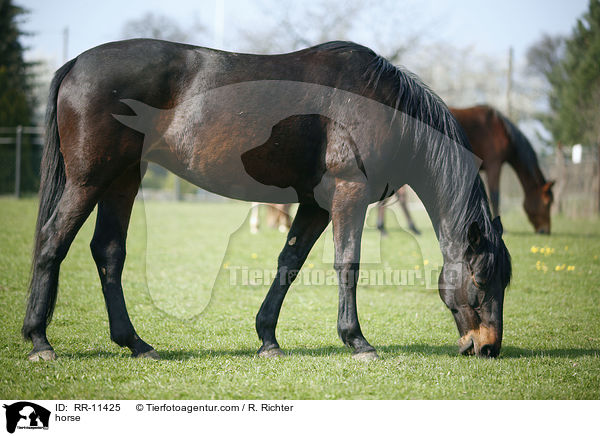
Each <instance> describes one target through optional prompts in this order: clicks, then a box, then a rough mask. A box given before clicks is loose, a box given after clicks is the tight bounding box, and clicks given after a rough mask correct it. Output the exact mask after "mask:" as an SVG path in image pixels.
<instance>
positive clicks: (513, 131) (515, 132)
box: [490, 108, 546, 184]
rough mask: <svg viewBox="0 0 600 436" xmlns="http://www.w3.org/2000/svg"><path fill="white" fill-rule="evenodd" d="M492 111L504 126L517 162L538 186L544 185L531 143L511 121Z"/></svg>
mask: <svg viewBox="0 0 600 436" xmlns="http://www.w3.org/2000/svg"><path fill="white" fill-rule="evenodd" d="M490 109H492V110H493V111H494V113H495V114H496V116H497V117H498V118H499V119H500V120H501V121H502V123H503V124H504V128H505V130H506V134H507V135H508V137H509V139H510V141H511V143H512V144H513V146H514V148H515V151H516V153H517V155H518V156H519V161H521V162H523V163H524V164H525V165H526V166H527V171H528V172H529V173H530V174H531V175H532V176H533V177H535V178H536V179H537V182H538V183H540V184H544V183H546V179H545V178H544V175H543V174H542V172H541V171H540V167H539V164H538V160H537V156H536V154H535V151H534V150H533V147H532V145H531V142H529V139H527V137H526V136H525V134H524V133H523V132H522V131H521V129H519V128H518V127H517V126H516V125H515V124H514V123H513V122H512V121H510V120H509V119H508V118H507V117H506V116H504V114H502V113H501V112H500V111H499V110H497V109H495V108H490Z"/></svg>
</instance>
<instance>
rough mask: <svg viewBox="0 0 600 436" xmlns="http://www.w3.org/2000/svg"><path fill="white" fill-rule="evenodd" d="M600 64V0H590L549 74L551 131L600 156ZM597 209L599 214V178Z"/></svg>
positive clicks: (559, 138)
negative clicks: (550, 85)
mask: <svg viewBox="0 0 600 436" xmlns="http://www.w3.org/2000/svg"><path fill="white" fill-rule="evenodd" d="M599 65H600V0H590V4H589V9H588V11H587V12H586V13H585V14H584V15H583V17H582V18H580V19H579V20H577V24H576V26H575V28H574V29H573V33H572V35H571V36H570V37H569V38H568V39H567V40H566V45H565V52H564V56H563V59H562V61H561V62H559V63H558V64H556V65H555V66H554V68H552V70H551V71H550V72H549V73H548V78H549V81H550V83H551V84H552V92H551V94H550V105H551V109H552V115H553V117H552V118H553V119H552V124H551V126H550V130H551V132H552V134H553V136H554V139H555V140H556V141H557V142H562V143H567V144H569V143H571V144H574V143H581V144H582V145H586V146H594V145H595V146H596V147H598V154H599V155H600V68H599ZM599 162H600V159H599ZM599 171H600V170H599ZM597 208H598V212H599V213H600V178H599V186H598V203H597Z"/></svg>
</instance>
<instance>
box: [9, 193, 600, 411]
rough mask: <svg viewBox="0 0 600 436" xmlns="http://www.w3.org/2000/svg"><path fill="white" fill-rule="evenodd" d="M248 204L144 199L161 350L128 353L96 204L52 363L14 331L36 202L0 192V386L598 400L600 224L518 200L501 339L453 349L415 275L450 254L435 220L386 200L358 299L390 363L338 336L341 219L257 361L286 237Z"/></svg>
mask: <svg viewBox="0 0 600 436" xmlns="http://www.w3.org/2000/svg"><path fill="white" fill-rule="evenodd" d="M144 206H145V207H144ZM247 212H248V205H246V204H243V203H237V202H227V203H152V202H148V203H146V204H145V205H144V204H143V203H141V202H139V203H137V204H136V207H135V209H134V216H133V219H132V227H131V229H130V238H129V240H128V259H127V263H126V267H125V268H126V269H125V273H124V280H123V282H124V288H125V297H126V299H127V304H128V308H129V313H130V316H131V317H132V320H133V323H134V325H135V327H136V329H137V331H138V333H139V335H140V336H141V337H142V338H143V339H144V340H146V341H147V342H149V343H150V344H152V345H153V346H154V347H155V348H156V350H157V351H158V352H159V353H160V355H161V357H162V360H160V361H151V360H138V359H132V358H130V357H129V351H128V350H126V349H121V348H119V347H118V346H117V345H115V344H114V343H112V342H110V339H109V330H108V320H107V316H106V310H105V307H104V301H103V298H102V293H101V290H100V287H99V280H98V277H97V273H96V270H95V266H94V263H93V261H92V258H91V255H90V252H89V246H88V244H89V241H90V238H91V234H92V231H93V222H94V218H95V213H94V214H93V215H92V217H91V218H90V219H89V220H88V222H87V223H86V224H85V226H84V227H83V229H82V231H81V232H80V233H79V235H78V237H77V238H76V240H75V242H74V243H73V246H72V247H71V251H70V252H69V255H68V257H67V259H66V260H65V262H64V263H63V267H62V270H61V282H60V291H59V295H58V303H57V307H56V311H55V314H54V319H53V322H52V324H51V325H50V327H49V331H48V337H49V340H50V342H51V343H52V344H53V346H54V348H55V350H56V352H57V354H58V356H59V358H58V360H57V361H55V362H37V363H32V362H29V361H27V359H26V355H27V353H28V352H29V350H30V344H28V343H25V342H23V340H22V339H21V337H20V334H19V330H20V327H21V322H22V318H23V315H24V308H25V302H26V290H27V281H28V275H29V264H30V253H31V246H32V235H33V229H34V223H35V218H36V201H35V199H24V200H14V199H11V198H0V229H1V232H0V293H1V294H0V295H1V297H2V305H1V307H0V314H1V319H2V324H3V328H2V329H1V331H0V397H1V398H6V399H21V398H28V399H74V398H86V399H108V398H110V399H129V398H131V399H134V398H153V399H240V398H252V399H260V398H284V399H337V398H340V399H407V398H408V399H417V398H423V399H450V398H451V399H487V398H497V399H501V398H506V399H508V398H513V399H520V398H528V399H542V398H544V399H558V398H561V399H584V398H585V399H599V398H600V315H599V308H600V260H599V256H600V221H598V220H592V219H590V220H576V221H574V220H569V219H566V218H561V217H558V218H555V219H554V221H553V234H552V235H551V236H549V237H547V236H538V235H534V234H533V233H532V231H531V228H530V226H529V224H528V223H527V221H526V219H525V217H524V214H523V212H522V211H521V210H516V209H515V210H513V211H511V212H510V213H509V214H508V215H507V216H506V217H503V221H504V227H505V229H506V230H507V234H506V235H505V241H506V243H507V246H508V248H509V250H510V252H511V255H512V258H513V280H512V283H511V286H510V288H509V289H508V292H507V294H506V300H505V301H506V303H505V311H504V317H505V324H504V341H503V348H502V352H501V354H500V357H499V358H498V359H493V360H486V359H479V358H474V357H463V356H458V355H457V346H456V341H457V339H458V333H457V330H456V327H455V325H454V321H453V319H452V316H451V314H450V312H449V311H448V310H447V309H446V308H445V306H444V305H443V303H442V302H441V300H440V299H439V297H438V295H437V290H436V289H433V288H432V286H428V285H427V283H425V285H423V284H422V282H421V279H420V278H421V277H428V275H432V274H434V273H435V271H436V269H438V268H439V264H440V261H441V254H440V253H439V249H438V246H437V241H436V239H435V236H434V233H433V229H432V228H431V226H430V224H429V220H428V219H427V217H426V215H425V214H424V213H417V214H416V218H417V219H416V221H417V223H419V225H420V226H421V228H422V229H423V235H421V236H419V237H413V236H412V235H410V234H408V233H406V232H404V231H403V230H402V229H401V228H400V227H399V225H398V224H397V222H395V221H394V220H393V219H391V218H392V213H391V212H388V218H389V219H388V226H389V227H390V234H389V236H388V237H387V238H385V239H382V240H381V241H379V238H378V234H377V232H376V231H374V230H373V224H374V218H375V217H374V216H373V215H369V217H368V219H367V229H366V230H365V243H364V250H363V259H365V266H364V269H365V271H369V272H370V273H371V274H370V276H369V278H367V279H365V280H364V282H365V283H362V284H361V285H360V286H359V291H358V304H359V316H360V320H361V324H362V327H363V332H364V333H365V336H366V337H367V339H369V341H370V342H371V344H373V345H374V346H375V347H376V348H377V350H378V352H379V355H380V359H379V360H377V361H373V362H368V363H364V362H357V361H355V360H353V359H352V358H351V357H350V351H349V350H348V349H346V348H344V347H343V345H342V343H341V341H340V340H339V339H338V337H337V333H336V326H335V325H336V324H335V321H336V312H337V289H336V286H335V285H334V284H332V283H331V282H330V280H329V277H330V271H331V251H332V249H331V246H332V244H331V242H330V240H331V233H330V232H331V230H330V229H329V230H328V232H327V233H326V234H325V235H324V236H323V237H322V238H321V239H320V240H319V242H318V243H317V245H316V246H315V248H314V249H313V252H312V253H311V256H310V258H309V259H308V261H307V264H306V265H305V270H306V271H307V273H306V275H305V276H303V278H302V279H301V282H299V283H297V284H294V286H292V288H291V290H290V292H289V294H288V296H287V299H286V301H285V303H284V306H283V309H282V312H281V316H280V322H279V325H278V330H277V332H278V339H279V342H280V344H281V346H282V349H283V350H284V351H285V352H286V353H287V355H286V356H285V357H284V358H281V359H275V360H265V359H259V358H257V357H256V356H255V353H256V350H257V349H258V347H259V345H260V343H259V341H258V338H257V336H256V333H255V330H254V317H255V314H256V312H257V310H258V308H259V307H260V304H261V302H262V299H263V298H264V295H265V294H266V290H267V287H268V285H267V284H266V283H265V282H267V281H268V277H269V275H270V273H271V272H272V271H273V269H274V268H275V261H276V257H277V254H278V251H279V249H280V248H281V246H283V243H284V241H285V236H284V235H282V234H280V233H278V232H277V231H275V230H270V229H262V230H261V233H260V234H259V235H250V234H249V232H248V230H247V229H248V226H247V221H246V222H244V220H246V219H247ZM400 222H401V223H402V224H404V221H403V220H402V219H401V220H400ZM230 235H231V238H230V237H229V236H230ZM382 269H386V270H394V271H403V275H402V277H401V283H400V285H394V284H390V283H383V284H382V283H375V282H372V281H370V278H372V277H374V276H375V274H376V271H377V270H379V271H381V270H382ZM426 282H427V280H426Z"/></svg>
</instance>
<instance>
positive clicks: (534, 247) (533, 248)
mask: <svg viewBox="0 0 600 436" xmlns="http://www.w3.org/2000/svg"><path fill="white" fill-rule="evenodd" d="M529 251H531V252H532V253H533V254H535V253H537V252H538V251H540V249H539V247H536V246H535V245H532V246H531V248H530V249H529Z"/></svg>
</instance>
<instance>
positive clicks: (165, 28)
mask: <svg viewBox="0 0 600 436" xmlns="http://www.w3.org/2000/svg"><path fill="white" fill-rule="evenodd" d="M203 32H204V28H203V26H202V25H200V24H198V23H195V24H193V25H192V26H191V27H189V28H188V29H183V28H182V27H181V25H180V24H179V23H177V21H175V20H173V19H172V18H170V17H167V16H165V15H156V14H154V13H152V12H146V14H144V15H143V16H142V17H140V18H139V19H134V20H129V21H127V22H126V23H125V24H124V25H123V30H122V32H121V33H122V35H123V37H124V38H154V39H163V40H166V41H173V42H183V43H193V42H194V41H193V39H194V37H195V36H196V35H197V34H200V33H203Z"/></svg>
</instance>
